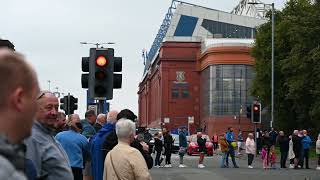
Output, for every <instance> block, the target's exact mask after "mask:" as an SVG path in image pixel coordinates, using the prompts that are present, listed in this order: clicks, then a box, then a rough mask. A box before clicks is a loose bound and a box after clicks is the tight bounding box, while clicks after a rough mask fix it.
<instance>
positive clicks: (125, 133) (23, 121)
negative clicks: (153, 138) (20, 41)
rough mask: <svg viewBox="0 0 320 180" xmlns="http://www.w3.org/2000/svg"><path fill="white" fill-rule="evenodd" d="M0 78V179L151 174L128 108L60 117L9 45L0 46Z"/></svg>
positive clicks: (139, 176) (68, 179)
mask: <svg viewBox="0 0 320 180" xmlns="http://www.w3.org/2000/svg"><path fill="white" fill-rule="evenodd" d="M0 80H1V82H2V83H3V84H2V85H1V86H0V115H1V116H0V117H1V118H0V179H10V180H15V179H17V180H24V179H29V180H35V179H37V180H42V179H43V180H44V179H47V180H57V179H63V180H73V179H76V180H81V179H93V178H94V179H95V180H96V179H97V180H99V179H101V180H102V179H143V180H147V179H151V176H150V173H149V171H148V169H149V168H151V167H152V165H153V159H152V157H151V155H150V154H149V152H148V146H147V145H146V144H145V142H143V141H140V140H138V138H137V137H136V127H135V120H136V115H135V114H134V113H133V112H132V111H130V110H128V109H124V110H122V111H120V112H119V113H118V112H117V111H111V112H109V113H108V114H107V115H104V114H99V115H98V116H97V115H96V114H95V112H94V111H87V112H86V114H85V119H83V120H80V117H79V115H78V114H71V115H68V117H66V115H65V114H64V113H63V112H59V111H58V109H59V100H58V98H57V97H56V96H55V95H54V94H53V93H52V92H49V91H41V90H40V88H39V84H38V78H37V74H36V72H35V71H34V69H33V68H32V67H31V66H30V65H29V64H28V63H27V62H26V60H25V57H24V56H23V55H21V54H19V53H17V52H15V51H13V50H12V49H7V48H0ZM124 154H125V156H124ZM114 162H116V163H114ZM92 177H93V178H92Z"/></svg>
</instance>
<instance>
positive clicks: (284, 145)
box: [278, 131, 289, 168]
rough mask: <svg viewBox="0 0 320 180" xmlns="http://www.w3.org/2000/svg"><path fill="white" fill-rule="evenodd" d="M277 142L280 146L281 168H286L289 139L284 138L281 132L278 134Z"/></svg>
mask: <svg viewBox="0 0 320 180" xmlns="http://www.w3.org/2000/svg"><path fill="white" fill-rule="evenodd" d="M278 142H279V145H280V152H281V160H280V164H281V168H287V167H286V161H287V157H288V152H289V138H287V137H286V136H284V132H283V131H280V132H279V138H278Z"/></svg>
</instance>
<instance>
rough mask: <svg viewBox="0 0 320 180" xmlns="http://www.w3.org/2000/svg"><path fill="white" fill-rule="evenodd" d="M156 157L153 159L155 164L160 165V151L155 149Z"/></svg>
mask: <svg viewBox="0 0 320 180" xmlns="http://www.w3.org/2000/svg"><path fill="white" fill-rule="evenodd" d="M156 152H157V153H156V159H155V162H154V163H155V166H157V165H158V166H160V156H161V151H156Z"/></svg>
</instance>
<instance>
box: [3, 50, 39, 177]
mask: <svg viewBox="0 0 320 180" xmlns="http://www.w3.org/2000/svg"><path fill="white" fill-rule="evenodd" d="M0 82H1V86H0V179H11V180H16V179H22V180H24V179H26V176H25V175H24V172H23V171H24V169H25V167H24V149H23V148H20V146H19V145H20V144H21V143H22V141H23V139H25V138H26V137H28V136H30V135H31V128H32V124H33V119H34V116H35V114H36V111H37V103H36V102H37V96H38V94H39V85H38V80H37V75H36V73H35V71H34V70H33V68H32V67H31V66H30V65H29V64H28V63H26V61H25V60H24V57H23V56H22V55H20V54H18V53H15V52H13V51H12V50H9V49H6V48H0Z"/></svg>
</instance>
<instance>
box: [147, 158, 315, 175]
mask: <svg viewBox="0 0 320 180" xmlns="http://www.w3.org/2000/svg"><path fill="white" fill-rule="evenodd" d="M198 158H199V157H198V156H191V157H190V156H185V164H186V165H187V166H188V167H187V168H178V162H179V157H178V156H177V155H173V157H172V163H173V168H152V170H151V175H152V179H153V180H248V179H250V180H320V171H317V170H315V167H316V165H315V162H314V161H313V162H312V163H311V164H310V167H311V168H313V169H310V170H306V169H300V170H294V169H275V170H271V169H270V170H263V169H262V164H261V161H260V158H259V157H256V158H255V160H254V163H253V166H254V169H248V168H247V160H246V157H243V158H241V159H237V160H236V161H237V163H238V165H239V166H240V168H239V169H234V168H224V169H222V168H219V163H220V156H219V155H214V156H213V157H205V162H204V165H205V166H206V168H204V169H198V168H197V163H198ZM231 164H232V163H231V159H230V165H231Z"/></svg>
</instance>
